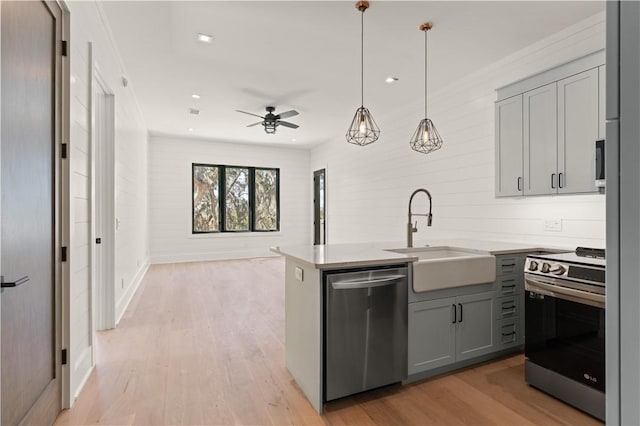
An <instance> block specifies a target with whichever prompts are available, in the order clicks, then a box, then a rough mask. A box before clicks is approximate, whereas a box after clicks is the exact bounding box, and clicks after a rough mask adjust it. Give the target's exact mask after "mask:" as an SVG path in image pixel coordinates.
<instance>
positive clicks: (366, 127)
mask: <svg viewBox="0 0 640 426" xmlns="http://www.w3.org/2000/svg"><path fill="white" fill-rule="evenodd" d="M368 8H369V2H368V1H359V2H357V3H356V9H358V10H359V11H360V13H361V15H360V108H358V109H357V110H356V114H355V115H354V116H353V120H352V121H351V126H349V130H347V134H346V137H347V142H349V143H352V144H355V145H360V146H364V145H369V144H370V143H373V142H375V141H377V140H378V137H380V129H379V128H378V125H377V124H376V122H375V121H374V120H373V117H372V116H371V113H370V112H369V110H368V109H367V108H365V107H364V11H365V10H367V9H368Z"/></svg>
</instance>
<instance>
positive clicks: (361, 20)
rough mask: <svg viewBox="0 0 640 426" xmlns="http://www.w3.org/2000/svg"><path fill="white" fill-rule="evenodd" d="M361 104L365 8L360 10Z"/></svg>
mask: <svg viewBox="0 0 640 426" xmlns="http://www.w3.org/2000/svg"><path fill="white" fill-rule="evenodd" d="M360 106H361V107H364V10H362V11H361V12H360Z"/></svg>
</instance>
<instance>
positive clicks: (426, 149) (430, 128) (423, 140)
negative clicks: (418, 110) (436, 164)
mask: <svg viewBox="0 0 640 426" xmlns="http://www.w3.org/2000/svg"><path fill="white" fill-rule="evenodd" d="M409 145H410V146H411V149H413V150H414V151H417V152H421V153H423V154H428V153H430V152H433V151H436V150H438V149H440V148H442V138H441V137H440V133H438V130H437V129H436V126H435V125H434V124H433V121H431V120H430V119H428V118H425V119H423V120H422V121H420V124H419V125H418V128H417V129H416V131H415V132H414V133H413V136H412V137H411V140H410V141H409Z"/></svg>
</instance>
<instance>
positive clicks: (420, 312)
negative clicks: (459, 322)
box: [408, 297, 456, 374]
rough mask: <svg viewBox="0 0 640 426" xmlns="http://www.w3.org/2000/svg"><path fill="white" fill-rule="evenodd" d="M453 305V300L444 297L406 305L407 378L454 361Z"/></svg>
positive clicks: (454, 325)
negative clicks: (407, 329)
mask: <svg viewBox="0 0 640 426" xmlns="http://www.w3.org/2000/svg"><path fill="white" fill-rule="evenodd" d="M455 303H456V298H455V297H447V298H444V299H436V300H427V301H424V302H416V303H410V304H409V348H408V349H409V350H408V355H409V363H408V365H409V371H408V373H409V374H415V373H420V372H422V371H427V370H430V369H432V368H437V367H442V366H445V365H447V364H451V363H453V362H454V361H455V357H456V324H455V323H454V322H453V321H454V318H453V314H454V312H453V308H452V306H454V305H455Z"/></svg>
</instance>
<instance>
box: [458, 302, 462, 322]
mask: <svg viewBox="0 0 640 426" xmlns="http://www.w3.org/2000/svg"><path fill="white" fill-rule="evenodd" d="M458 306H459V307H460V319H459V320H458V322H462V303H458Z"/></svg>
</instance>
